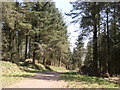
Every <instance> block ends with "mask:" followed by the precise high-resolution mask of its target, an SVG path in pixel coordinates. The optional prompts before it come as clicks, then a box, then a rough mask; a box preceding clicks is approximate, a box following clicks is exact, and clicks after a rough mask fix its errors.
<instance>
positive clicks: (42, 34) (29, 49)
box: [2, 1, 120, 76]
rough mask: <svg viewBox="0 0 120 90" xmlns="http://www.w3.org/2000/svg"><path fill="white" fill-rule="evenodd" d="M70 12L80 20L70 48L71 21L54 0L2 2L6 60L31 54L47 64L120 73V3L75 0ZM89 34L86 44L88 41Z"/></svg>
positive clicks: (91, 72)
mask: <svg viewBox="0 0 120 90" xmlns="http://www.w3.org/2000/svg"><path fill="white" fill-rule="evenodd" d="M71 4H72V5H73V9H72V10H71V11H70V13H67V14H66V15H67V16H71V17H72V18H73V22H72V23H79V25H80V29H79V30H78V31H79V36H78V40H77V42H76V45H77V47H76V48H74V50H73V52H71V51H70V49H69V48H70V45H69V42H68V35H67V26H66V24H65V22H64V21H63V16H62V15H61V13H60V12H59V10H58V9H57V8H56V7H55V4H54V3H53V2H27V3H25V2H22V3H19V2H16V3H14V2H10V3H5V2H3V3H2V57H3V58H2V60H5V61H11V62H19V61H25V60H26V59H30V58H32V59H31V60H32V61H31V62H32V63H34V64H35V60H36V61H39V62H41V63H43V64H44V65H55V66H61V65H62V66H65V67H66V68H67V69H71V70H74V69H79V71H80V73H82V74H87V75H91V76H101V75H102V74H104V73H108V74H110V75H111V76H112V75H118V74H120V66H119V64H120V2H119V3H118V2H117V3H116V2H111V3H110V2H80V1H76V2H71ZM86 38H88V39H89V42H88V44H87V47H86V48H85V47H84V41H85V39H86Z"/></svg>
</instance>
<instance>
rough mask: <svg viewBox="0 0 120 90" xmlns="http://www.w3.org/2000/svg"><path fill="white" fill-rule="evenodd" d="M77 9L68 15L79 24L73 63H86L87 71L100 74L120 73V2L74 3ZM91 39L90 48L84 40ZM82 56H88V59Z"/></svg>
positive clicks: (94, 74) (90, 73)
mask: <svg viewBox="0 0 120 90" xmlns="http://www.w3.org/2000/svg"><path fill="white" fill-rule="evenodd" d="M71 4H72V6H73V9H72V10H71V11H70V13H67V14H66V15H68V16H71V17H72V18H73V21H72V22H71V23H79V25H80V30H78V31H79V33H80V34H79V37H78V41H77V47H76V48H75V49H74V52H73V55H72V59H71V64H72V65H73V67H74V66H76V65H77V66H76V67H78V68H80V65H79V63H78V61H81V62H83V63H84V65H83V66H82V67H81V71H80V72H82V73H84V74H88V75H92V76H100V75H102V74H105V73H107V74H108V75H107V77H109V74H110V75H111V76H112V75H118V74H120V66H119V64H120V2H80V1H78V0H77V1H76V2H71ZM86 38H88V39H89V42H88V44H87V48H84V47H83V45H84V43H83V41H85V39H86ZM82 58H85V59H84V61H83V59H82Z"/></svg>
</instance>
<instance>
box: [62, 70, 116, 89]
mask: <svg viewBox="0 0 120 90" xmlns="http://www.w3.org/2000/svg"><path fill="white" fill-rule="evenodd" d="M61 78H62V79H63V80H65V81H67V82H68V86H67V87H68V88H80V87H81V88H118V85H117V84H114V83H110V82H108V81H106V80H104V79H102V78H98V77H90V76H87V75H80V74H78V73H76V72H67V73H63V74H61Z"/></svg>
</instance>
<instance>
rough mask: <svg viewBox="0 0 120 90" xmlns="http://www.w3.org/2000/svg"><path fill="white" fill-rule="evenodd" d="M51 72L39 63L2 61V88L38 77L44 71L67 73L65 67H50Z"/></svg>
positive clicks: (0, 65)
mask: <svg viewBox="0 0 120 90" xmlns="http://www.w3.org/2000/svg"><path fill="white" fill-rule="evenodd" d="M49 67H50V68H51V70H48V69H46V68H45V66H44V65H42V64H40V63H37V64H36V65H33V64H30V63H24V62H16V64H15V63H11V62H6V61H0V68H1V77H0V79H1V81H0V82H1V85H2V87H4V86H8V85H11V84H13V83H16V82H18V81H20V80H23V79H26V78H29V77H31V76H34V75H36V74H37V73H38V72H44V71H66V69H65V68H64V67H55V66H49Z"/></svg>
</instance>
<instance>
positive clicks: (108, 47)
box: [106, 9, 110, 72]
mask: <svg viewBox="0 0 120 90" xmlns="http://www.w3.org/2000/svg"><path fill="white" fill-rule="evenodd" d="M106 14H107V21H106V23H107V58H106V60H107V61H106V72H108V68H109V70H110V66H108V65H109V64H108V63H110V62H109V61H110V60H109V59H110V58H109V52H110V51H109V49H110V46H109V37H110V35H109V25H108V24H109V22H108V20H109V18H108V16H109V15H108V9H107V12H106ZM109 72H110V71H109Z"/></svg>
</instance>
